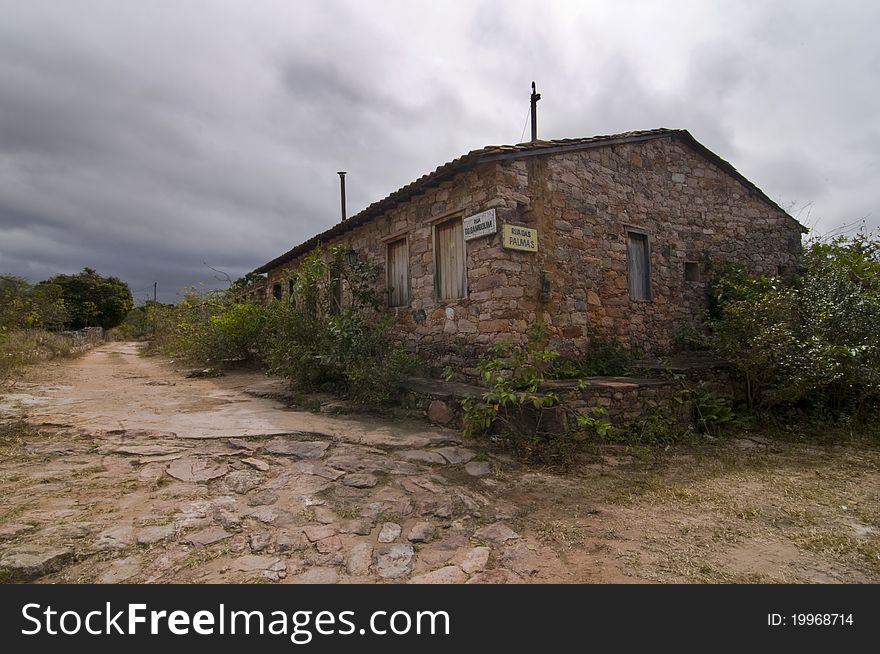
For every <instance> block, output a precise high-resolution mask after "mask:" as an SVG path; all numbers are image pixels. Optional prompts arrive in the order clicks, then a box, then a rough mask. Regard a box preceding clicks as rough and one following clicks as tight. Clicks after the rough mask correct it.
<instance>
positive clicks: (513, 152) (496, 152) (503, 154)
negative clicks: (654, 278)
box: [254, 127, 794, 273]
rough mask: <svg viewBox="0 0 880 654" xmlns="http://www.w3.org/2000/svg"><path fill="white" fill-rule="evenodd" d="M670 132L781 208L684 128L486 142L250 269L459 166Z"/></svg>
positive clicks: (345, 226)
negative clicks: (480, 146)
mask: <svg viewBox="0 0 880 654" xmlns="http://www.w3.org/2000/svg"><path fill="white" fill-rule="evenodd" d="M670 136H671V137H673V138H675V137H682V138H683V139H684V140H686V141H687V143H688V144H689V145H691V146H692V147H693V148H694V149H695V150H697V151H698V152H699V153H701V154H702V155H703V156H705V157H706V158H708V159H709V160H710V161H712V162H713V163H715V164H716V165H717V166H719V167H720V168H722V169H725V170H727V172H728V173H730V174H731V175H733V176H734V177H736V178H737V179H739V180H740V181H741V182H742V183H743V184H745V185H746V186H747V187H748V188H749V189H750V190H752V191H754V192H755V193H757V194H758V195H759V196H760V197H761V198H763V199H764V200H765V201H766V202H768V203H770V204H771V205H773V206H775V207H776V208H778V209H779V210H780V211H783V212H785V210H784V209H782V207H780V206H779V205H778V204H776V203H775V202H774V201H773V200H771V199H770V198H769V197H767V196H766V195H765V194H764V192H763V191H761V189H759V188H758V187H757V186H755V184H753V183H752V182H750V181H749V180H748V179H746V177H745V176H744V175H743V174H742V173H740V172H739V171H738V170H737V169H736V168H734V167H733V165H732V164H730V163H729V162H727V161H725V160H724V159H722V158H721V157H720V156H718V155H717V154H715V153H714V152H712V151H711V150H710V149H709V148H707V147H706V146H705V145H703V144H702V143H700V142H699V141H697V140H696V139H695V138H694V137H693V136H692V135H691V133H690V132H688V131H687V130H686V129H673V128H668V127H658V128H655V129H645V130H633V131H629V132H621V133H619V134H600V135H596V136H586V137H582V138H574V139H571V138H569V139H555V140H550V141H528V142H525V143H517V144H514V145H486V146H484V147H482V148H478V149H476V150H471V151H470V152H467V153H466V154H463V155H461V156H459V157H456V158H455V159H452V160H450V161H447V162H446V163H444V164H441V165H439V166H437V167H436V168H435V169H434V170H432V171H431V172H427V173H425V174H424V175H422V176H421V177H418V178H416V179H415V180H414V181H412V182H410V183H409V184H406V185H404V186H401V187H400V188H399V189H397V190H396V191H392V192H391V193H389V194H388V195H386V196H385V197H384V198H381V199H379V200H376V201H375V202H372V203H371V204H369V205H367V206H366V207H365V208H364V209H362V210H361V211H359V212H358V213H356V214H355V215H353V216H351V217H349V218H346V219H345V220H343V221H342V222H339V223H336V224H335V225H333V226H332V227H330V228H329V229H327V230H325V231H323V232H321V233H320V234H318V235H316V236H313V237H312V238H310V239H308V240H306V241H304V242H302V243H300V244H299V245H297V246H295V247H294V248H292V249H290V250H288V251H287V252H285V253H284V254H282V255H281V256H279V257H276V258H275V259H272V260H271V261H269V262H268V263H265V264H263V265H262V266H260V267H259V268H257V269H256V270H255V271H254V272H258V273H264V272H267V271H269V270H271V269H272V268H276V267H278V266H280V265H282V264H284V263H286V262H288V261H290V260H291V259H293V258H294V257H296V256H297V255H298V254H300V253H301V252H305V251H308V250H310V249H312V248H313V247H315V246H317V245H318V244H319V243H322V242H324V241H325V240H328V239H331V238H333V237H336V236H339V235H340V234H344V233H345V232H347V231H349V230H351V229H354V228H355V227H358V226H360V225H362V224H364V223H366V222H368V221H369V220H371V219H372V218H375V217H377V216H379V215H381V214H382V213H384V212H385V211H387V210H388V209H389V208H391V207H393V206H394V205H396V204H397V203H399V202H402V201H405V200H406V199H408V198H409V197H411V196H412V195H415V194H416V193H418V192H419V191H420V190H421V189H422V188H423V187H425V186H429V185H430V184H431V183H433V182H436V183H439V182H441V181H443V180H445V179H446V177H447V176H449V175H453V174H455V173H458V172H461V171H462V170H464V169H466V168H468V167H470V166H473V165H478V164H480V163H488V162H490V161H494V160H500V159H508V158H515V157H517V155H519V154H521V156H534V155H540V154H541V153H542V152H541V151H542V150H551V151H555V149H556V148H564V149H577V148H579V147H584V146H589V145H593V144H595V145H597V146H598V145H615V144H617V143H627V142H636V141H644V140H650V139H654V138H661V137H670ZM786 215H788V214H786ZM792 220H794V218H792Z"/></svg>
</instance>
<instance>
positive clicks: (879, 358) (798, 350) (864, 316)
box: [709, 234, 880, 420]
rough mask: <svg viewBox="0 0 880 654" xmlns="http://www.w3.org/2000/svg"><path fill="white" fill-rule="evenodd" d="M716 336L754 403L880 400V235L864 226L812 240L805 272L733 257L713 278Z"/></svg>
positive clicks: (807, 407)
mask: <svg viewBox="0 0 880 654" xmlns="http://www.w3.org/2000/svg"><path fill="white" fill-rule="evenodd" d="M710 291H711V296H712V314H713V315H712V317H711V320H710V322H709V325H710V328H711V336H710V344H711V346H712V347H713V348H714V349H715V350H716V351H717V352H718V353H719V354H721V355H722V356H724V357H725V358H727V359H728V360H729V361H730V362H731V364H732V366H733V369H734V372H735V378H736V380H738V381H739V383H740V384H741V386H742V388H743V394H744V397H745V399H746V402H747V404H748V405H749V406H750V407H752V408H762V409H772V410H778V409H781V408H784V407H788V408H798V409H800V410H804V411H808V412H811V413H816V412H820V413H824V414H826V415H827V416H831V417H835V418H840V417H845V416H851V417H855V418H858V419H861V420H864V419H868V418H871V417H876V414H877V411H878V408H880V329H878V325H880V242H878V240H877V239H876V238H875V237H872V236H870V235H866V234H859V235H856V236H852V237H848V236H841V237H838V238H836V239H834V240H832V241H830V242H820V241H816V242H813V243H811V244H808V246H807V247H806V248H805V251H804V256H803V267H802V271H801V274H800V276H798V277H797V278H794V279H792V280H785V279H781V278H778V277H751V276H749V275H747V274H746V273H745V272H744V271H743V270H742V269H739V268H736V267H727V268H724V269H723V270H721V271H720V272H719V273H718V274H717V275H716V278H715V280H714V281H713V283H712V284H711V289H710Z"/></svg>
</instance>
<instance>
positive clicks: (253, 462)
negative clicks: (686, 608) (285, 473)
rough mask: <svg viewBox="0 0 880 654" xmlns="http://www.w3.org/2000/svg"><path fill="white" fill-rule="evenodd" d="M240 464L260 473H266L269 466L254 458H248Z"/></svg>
mask: <svg viewBox="0 0 880 654" xmlns="http://www.w3.org/2000/svg"><path fill="white" fill-rule="evenodd" d="M241 462H242V463H244V464H246V465H249V466H250V467H251V468H254V469H256V470H259V471H260V472H268V470H269V468H271V467H272V466H270V465H269V464H268V463H266V462H265V461H263V460H262V459H257V458H254V457H248V458H246V459H242V460H241Z"/></svg>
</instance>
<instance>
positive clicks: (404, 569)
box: [376, 543, 415, 579]
mask: <svg viewBox="0 0 880 654" xmlns="http://www.w3.org/2000/svg"><path fill="white" fill-rule="evenodd" d="M414 555H415V552H414V551H413V546H412V545H409V544H403V543H395V544H394V545H384V546H382V547H380V548H379V549H378V550H376V573H377V574H378V575H379V576H380V577H382V578H383V579H397V578H398V577H403V576H404V575H407V574H409V573H410V572H412V567H413V557H414Z"/></svg>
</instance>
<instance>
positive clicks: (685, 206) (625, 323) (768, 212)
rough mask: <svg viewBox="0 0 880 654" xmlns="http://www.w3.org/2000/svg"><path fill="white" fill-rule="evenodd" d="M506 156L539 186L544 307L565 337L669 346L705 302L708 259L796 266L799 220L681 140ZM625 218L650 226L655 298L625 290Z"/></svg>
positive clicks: (758, 268) (578, 341) (763, 269)
mask: <svg viewBox="0 0 880 654" xmlns="http://www.w3.org/2000/svg"><path fill="white" fill-rule="evenodd" d="M510 167H511V168H512V169H513V170H514V171H516V175H517V179H518V180H520V184H522V180H523V178H525V179H526V183H525V185H521V186H520V187H519V188H520V192H521V193H523V194H526V195H529V196H530V197H531V198H532V206H533V208H534V212H533V213H534V215H535V220H534V222H535V224H536V225H537V226H538V228H539V232H540V234H541V237H543V252H539V253H538V257H537V259H538V260H539V261H540V264H539V266H538V267H539V268H540V269H543V270H548V271H550V273H551V279H552V284H553V287H552V298H551V302H550V303H548V305H547V306H546V307H544V314H545V315H547V316H548V317H549V320H547V323H548V325H550V326H551V329H552V330H553V331H554V332H555V333H556V334H557V335H558V337H559V338H558V345H559V346H561V347H563V348H572V349H577V350H582V349H584V348H586V347H587V345H588V343H589V338H590V336H591V335H592V334H595V333H597V332H598V333H602V334H604V335H608V336H613V337H617V338H620V339H622V340H623V341H624V342H625V343H627V344H630V345H634V346H637V347H639V348H640V349H642V350H644V351H646V352H649V353H656V352H662V351H666V350H669V349H670V348H672V347H673V346H674V340H675V336H676V333H677V332H679V330H681V329H682V328H684V327H686V326H689V325H690V326H693V325H695V324H699V322H700V321H701V319H702V317H703V315H704V313H705V310H706V308H707V297H706V282H705V280H706V278H707V272H708V271H707V266H708V265H709V263H710V262H720V261H735V262H739V263H741V264H743V265H745V266H746V267H747V268H748V269H749V270H751V271H753V272H756V273H763V274H773V275H775V274H778V273H783V274H787V273H791V272H793V271H794V270H795V268H796V265H797V259H796V257H797V253H798V252H799V249H800V238H801V233H802V228H801V226H800V224H799V223H798V222H797V221H795V220H794V219H793V218H791V217H790V216H789V215H788V214H786V213H785V212H783V211H782V210H780V209H778V208H776V207H774V206H772V205H771V204H769V203H767V202H766V201H764V200H762V199H761V198H760V197H758V196H756V195H755V194H754V193H753V192H751V191H750V189H748V188H747V187H746V186H744V185H743V184H742V183H741V182H740V181H739V180H737V179H736V178H734V177H732V176H731V175H729V174H728V173H727V172H725V171H723V170H721V169H720V168H718V167H717V166H715V165H714V164H713V163H712V162H710V161H709V160H707V159H706V158H704V157H702V156H701V155H698V154H697V153H695V152H694V151H693V150H692V149H691V148H689V147H687V146H686V145H684V144H682V143H680V142H676V141H674V140H671V139H658V140H653V141H646V142H641V143H630V144H624V145H616V146H609V147H604V148H595V149H590V150H581V151H576V152H570V153H560V154H555V155H552V156H545V157H533V158H531V159H528V160H519V161H516V162H514V163H513V164H511V166H510ZM511 177H512V175H511ZM628 227H632V228H637V229H640V230H642V231H644V232H646V233H647V234H648V238H649V244H650V265H651V292H652V299H651V301H650V302H640V301H633V300H631V299H630V296H629V287H628V277H627V254H626V249H627V248H626V231H627V228H628ZM539 238H540V237H539ZM686 263H694V264H696V267H697V271H698V273H699V275H700V280H699V281H688V280H686V279H685V264H686Z"/></svg>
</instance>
